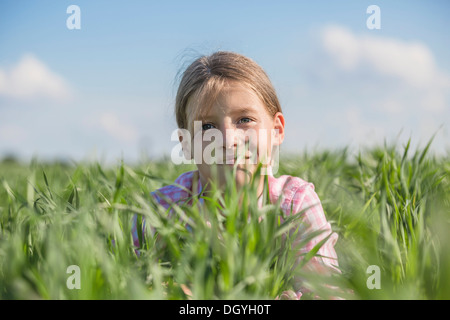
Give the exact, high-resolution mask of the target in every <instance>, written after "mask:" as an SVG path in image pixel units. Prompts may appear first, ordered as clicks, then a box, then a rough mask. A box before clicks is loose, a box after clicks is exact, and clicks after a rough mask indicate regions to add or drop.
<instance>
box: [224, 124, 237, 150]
mask: <svg viewBox="0 0 450 320" xmlns="http://www.w3.org/2000/svg"><path fill="white" fill-rule="evenodd" d="M222 137H223V147H224V148H225V149H233V148H236V146H237V143H238V141H237V140H238V136H237V132H236V128H234V127H232V126H225V127H224V130H223V131H222Z"/></svg>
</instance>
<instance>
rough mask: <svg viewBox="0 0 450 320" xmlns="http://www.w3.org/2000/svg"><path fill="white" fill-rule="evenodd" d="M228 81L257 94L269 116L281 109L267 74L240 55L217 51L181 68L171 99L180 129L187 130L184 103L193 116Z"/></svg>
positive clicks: (196, 114)
mask: <svg viewBox="0 0 450 320" xmlns="http://www.w3.org/2000/svg"><path fill="white" fill-rule="evenodd" d="M229 82H238V83H240V84H243V85H245V86H246V87H248V88H249V89H251V90H253V92H254V93H255V94H256V95H257V96H258V98H259V99H260V100H261V101H262V102H263V104H264V105H265V106H266V108H267V111H268V112H269V114H270V115H272V116H274V115H275V114H276V113H277V112H281V105H280V102H279V101H278V97H277V95H276V92H275V88H274V87H273V85H272V83H271V81H270V79H269V77H268V76H267V74H266V73H265V71H264V70H263V69H262V68H261V67H260V66H259V65H258V64H257V63H256V62H255V61H253V60H252V59H250V58H247V57H245V56H243V55H241V54H238V53H234V52H227V51H218V52H216V53H213V54H211V55H209V56H202V57H200V58H198V59H196V60H195V61H194V62H193V63H191V64H190V65H189V67H187V68H186V70H185V71H184V73H183V75H182V78H181V81H180V84H179V86H178V91H177V96H176V100H175V116H176V120H177V124H178V128H180V129H188V130H189V129H190V128H191V125H192V124H191V123H189V117H188V114H187V110H186V109H187V106H188V104H190V103H192V104H193V106H194V108H193V110H191V112H192V114H191V115H192V116H194V118H193V119H198V116H199V114H200V112H201V110H202V109H203V111H204V108H209V107H211V106H212V105H213V103H214V101H215V99H216V98H217V96H218V95H219V93H220V92H221V90H222V89H223V88H224V87H225V86H226V85H227V84H229Z"/></svg>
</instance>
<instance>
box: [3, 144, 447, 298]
mask: <svg viewBox="0 0 450 320" xmlns="http://www.w3.org/2000/svg"><path fill="white" fill-rule="evenodd" d="M428 148H429V145H428V146H426V147H425V148H423V149H418V150H416V151H414V152H412V151H411V150H410V145H409V143H408V144H407V145H406V146H404V147H403V148H402V150H400V151H399V150H398V149H399V148H398V147H396V146H383V147H378V148H372V149H369V150H362V151H361V152H360V154H359V155H357V156H356V157H354V156H350V155H349V153H348V151H347V150H346V149H343V150H334V151H315V152H304V153H303V154H301V155H289V156H285V157H283V158H282V159H281V160H280V167H279V172H278V174H290V175H294V176H299V177H301V178H303V179H304V180H307V181H310V182H313V183H314V185H315V187H316V192H317V193H318V195H319V197H320V198H321V200H322V205H323V207H324V211H325V214H326V216H327V219H328V220H329V221H330V222H331V223H332V227H333V230H334V231H335V232H337V233H338V235H339V240H338V242H337V244H336V247H335V249H336V251H337V254H338V257H339V264H340V269H341V271H342V273H341V274H340V275H335V276H333V277H330V278H327V279H323V276H311V275H310V276H308V278H307V284H308V286H309V287H310V288H311V289H312V292H313V293H312V294H311V295H304V297H303V298H305V299H308V298H313V297H314V296H316V295H318V296H320V297H321V298H323V299H328V298H330V297H331V296H334V295H336V290H332V289H330V288H329V287H324V286H323V285H322V283H328V284H332V285H334V286H337V287H339V288H340V289H339V295H340V296H341V297H343V298H346V299H449V298H450V273H449V272H448V270H450V253H449V251H448V249H447V248H446V244H447V243H448V242H449V241H450V236H449V234H448V230H450V180H449V179H450V178H449V171H450V158H449V157H448V156H441V157H435V156H432V155H430V154H429V153H428ZM191 169H194V167H193V166H189V165H182V166H176V165H173V164H172V163H171V162H170V161H168V160H167V159H165V160H162V161H159V162H148V163H143V164H140V165H135V166H129V165H126V164H124V163H119V164H117V165H116V166H113V167H107V166H102V165H100V164H98V163H77V164H64V163H42V162H39V161H36V160H33V161H31V162H30V163H29V164H21V163H18V162H14V161H4V162H3V163H1V164H0V185H1V187H0V298H1V299H188V298H192V299H275V298H276V297H277V296H279V295H280V294H281V293H282V292H283V291H284V290H287V289H291V287H292V280H293V277H294V275H299V274H300V273H301V270H300V268H294V267H293V266H294V260H295V256H294V255H293V251H292V250H289V248H290V246H291V243H290V241H292V240H290V238H289V237H286V236H285V234H286V231H287V230H290V229H291V228H292V226H294V225H296V224H295V222H296V221H290V220H287V221H286V222H285V223H284V224H282V223H280V217H282V213H281V212H280V210H279V209H278V208H277V206H276V205H272V204H269V203H265V204H264V206H263V208H262V209H258V206H257V202H256V201H257V200H256V199H255V197H253V196H252V192H251V191H252V188H253V186H251V185H249V186H248V188H247V189H246V190H244V191H243V192H242V193H239V192H238V191H237V190H235V189H234V188H233V185H232V184H231V183H230V184H229V185H228V192H227V194H226V195H225V196H223V197H222V196H221V195H220V193H219V192H212V193H211V194H209V195H208V197H206V198H205V208H204V209H201V208H199V207H198V206H196V205H194V206H186V205H180V206H174V211H173V216H169V215H168V214H167V212H166V211H165V210H164V209H163V208H161V207H160V206H158V205H157V204H155V203H154V202H153V201H152V199H151V197H150V192H151V191H154V190H156V189H157V188H159V187H161V186H163V185H165V184H169V183H172V182H173V181H174V180H175V178H176V177H177V176H178V175H179V174H181V173H182V172H185V171H187V170H191ZM240 198H242V201H243V203H245V204H246V205H242V204H241V203H240V201H239V199H240ZM193 201H194V203H195V201H197V200H196V198H193ZM135 214H137V216H138V220H139V221H140V222H141V223H142V218H143V217H145V220H146V228H145V232H144V234H140V237H141V239H143V241H142V245H141V247H140V248H134V247H133V245H132V237H131V231H130V230H131V220H132V217H133V216H134V215H135ZM260 217H263V219H262V220H261V219H260ZM260 220H261V222H259V221H260ZM186 223H189V224H190V225H191V226H192V229H193V230H194V232H190V231H188V230H187V229H186V227H185V225H186ZM149 225H152V226H154V227H155V230H156V232H155V230H152V229H151V228H150V227H149ZM300 245H302V244H300ZM136 249H137V250H136ZM137 252H139V255H138V254H137ZM312 255H313V252H312V253H311V254H309V255H307V256H306V257H305V259H308V258H310V257H311V256H312ZM73 265H75V266H78V267H79V270H80V273H81V274H80V275H79V280H80V281H79V282H80V285H81V288H80V289H70V288H69V287H70V282H71V281H72V280H73V277H72V275H73V274H72V273H71V271H70V270H71V269H70V268H69V267H70V266H73ZM370 266H377V267H378V268H379V270H380V273H379V279H380V289H370V288H369V287H370V286H368V282H370V281H371V280H370V279H373V278H370V277H371V275H372V274H371V272H370V270H371V269H370ZM68 268H69V269H68ZM68 284H69V285H68Z"/></svg>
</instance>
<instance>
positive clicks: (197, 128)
mask: <svg viewBox="0 0 450 320" xmlns="http://www.w3.org/2000/svg"><path fill="white" fill-rule="evenodd" d="M175 114H176V120H177V124H178V127H179V129H180V135H179V140H180V142H181V145H182V148H183V152H184V155H185V157H186V158H188V159H192V158H193V159H194V163H195V164H196V166H197V169H198V170H195V171H191V172H186V173H184V174H182V175H180V176H179V177H178V178H177V179H176V181H175V183H174V184H173V185H168V186H165V187H163V188H161V189H159V190H157V191H155V192H152V196H153V197H154V198H155V199H156V201H157V202H158V203H159V204H160V205H162V206H164V207H165V208H166V209H167V208H169V206H170V204H171V203H172V202H179V201H182V200H183V199H187V198H189V197H190V195H191V192H189V191H192V193H195V192H197V193H201V192H202V190H203V192H207V191H208V185H209V183H210V182H212V181H214V182H216V183H217V184H218V185H225V176H226V173H227V171H229V170H233V168H235V169H236V171H235V183H236V187H237V188H238V189H239V188H241V187H242V186H243V185H244V184H247V183H249V181H251V180H252V178H253V177H254V175H255V173H256V171H257V168H258V164H260V163H262V164H263V167H264V169H265V174H267V178H268V188H269V190H268V193H269V197H270V201H271V203H280V204H281V209H282V210H283V212H284V213H285V215H286V216H287V215H290V214H296V213H300V214H302V215H303V217H302V218H303V219H302V221H303V223H305V225H306V226H307V230H305V233H309V232H313V231H318V230H321V231H324V232H322V233H320V235H319V236H316V237H315V238H313V239H312V240H311V241H309V242H308V244H307V245H306V246H303V247H302V248H301V249H300V252H299V253H298V254H299V255H300V256H301V255H302V254H304V253H307V252H309V251H310V250H311V249H312V248H313V247H314V246H315V245H316V244H318V243H319V242H320V241H322V240H324V239H325V238H326V237H328V240H327V241H326V242H325V243H324V244H323V245H322V246H321V248H320V249H319V251H318V252H317V255H316V256H315V257H313V258H312V259H311V260H310V261H309V262H308V263H307V264H306V266H305V267H306V268H308V269H309V270H314V271H316V272H317V271H318V272H324V271H328V270H336V271H338V269H337V267H338V262H337V256H336V252H335V250H334V244H335V242H336V240H337V235H336V234H335V233H332V231H331V226H330V224H329V223H328V222H327V220H326V218H325V215H324V212H323V209H322V207H321V204H320V200H319V198H318V196H317V194H316V193H315V191H314V186H313V185H312V184H311V183H308V182H306V181H303V180H302V179H300V178H298V177H292V176H287V175H284V176H281V177H279V178H275V177H274V176H273V170H272V169H273V167H274V165H276V163H275V160H276V153H275V152H276V150H278V149H277V147H278V146H279V145H281V143H282V142H283V139H284V133H285V131H284V127H285V119H284V116H283V113H282V110H281V106H280V103H279V101H278V98H277V95H276V93H275V89H274V87H273V86H272V84H271V82H270V80H269V78H268V76H267V75H266V73H265V72H264V70H263V69H262V68H261V67H260V66H259V65H258V64H257V63H255V62H254V61H253V60H251V59H249V58H247V57H245V56H242V55H240V54H237V53H233V52H216V53H214V54H212V55H210V56H203V57H200V58H198V59H197V60H195V61H194V62H193V63H192V64H191V65H190V66H189V67H188V68H187V69H186V70H185V71H184V73H183V75H182V78H181V82H180V85H179V88H178V92H177V96H176V102H175ZM206 136H208V137H209V138H205V137H206ZM212 136H214V139H211V137H212ZM212 140H214V142H210V143H208V141H212ZM205 141H206V142H207V143H205ZM243 145H246V146H247V148H244V149H242V148H241V146H243ZM212 146H213V147H214V148H212ZM208 150H209V151H210V152H208ZM211 150H213V151H214V152H211ZM200 151H201V152H200ZM240 151H243V152H240ZM213 168H215V169H216V170H213ZM264 185H265V184H264V175H261V178H259V183H258V184H257V192H258V196H261V194H262V193H263V189H264ZM260 199H262V197H260ZM278 201H279V202H278ZM135 220H136V217H135ZM133 239H134V243H135V245H136V246H137V247H139V240H138V236H137V227H136V222H134V226H133ZM294 289H295V290H294V291H295V292H293V291H292V292H285V293H284V294H283V295H282V298H283V297H284V298H286V297H287V298H294V299H299V298H300V297H301V295H302V292H301V285H300V284H298V285H297V287H296V288H294Z"/></svg>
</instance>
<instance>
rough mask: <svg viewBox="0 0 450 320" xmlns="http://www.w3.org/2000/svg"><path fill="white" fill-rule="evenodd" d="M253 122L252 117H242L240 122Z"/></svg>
mask: <svg viewBox="0 0 450 320" xmlns="http://www.w3.org/2000/svg"><path fill="white" fill-rule="evenodd" d="M249 122H252V119H250V118H242V119H241V120H239V123H249Z"/></svg>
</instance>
